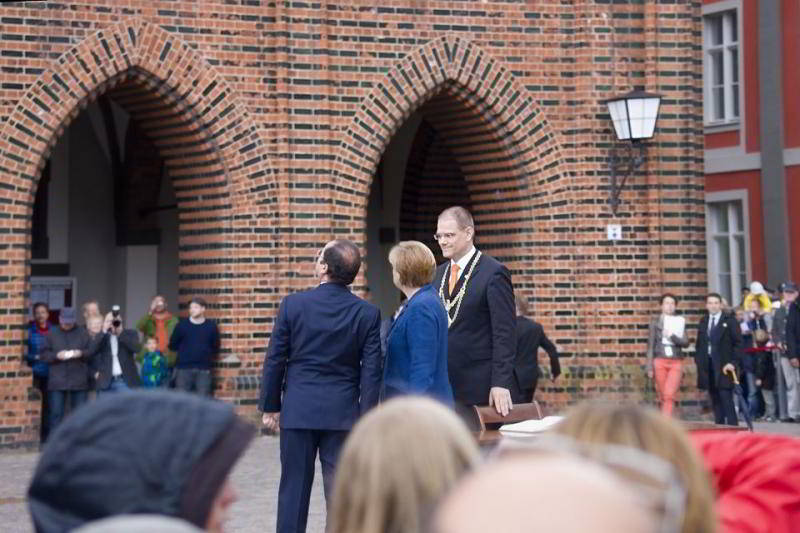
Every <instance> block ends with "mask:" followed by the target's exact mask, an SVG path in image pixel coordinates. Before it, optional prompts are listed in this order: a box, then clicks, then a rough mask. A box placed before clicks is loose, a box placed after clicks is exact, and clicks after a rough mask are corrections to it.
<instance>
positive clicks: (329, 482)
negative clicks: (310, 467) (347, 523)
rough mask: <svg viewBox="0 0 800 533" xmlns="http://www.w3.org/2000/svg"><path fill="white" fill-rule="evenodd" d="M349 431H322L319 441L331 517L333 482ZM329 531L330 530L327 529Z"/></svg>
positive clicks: (327, 506)
mask: <svg viewBox="0 0 800 533" xmlns="http://www.w3.org/2000/svg"><path fill="white" fill-rule="evenodd" d="M347 434H348V432H347V431H322V432H321V435H320V440H319V462H320V463H321V464H322V486H323V488H324V489H325V508H326V509H327V511H328V515H327V516H330V509H331V497H332V495H333V481H334V477H335V475H336V463H337V462H338V461H339V453H341V451H342V446H344V441H345V440H346V439H347ZM325 530H326V531H329V528H327V527H326V528H325Z"/></svg>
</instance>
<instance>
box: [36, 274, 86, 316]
mask: <svg viewBox="0 0 800 533" xmlns="http://www.w3.org/2000/svg"><path fill="white" fill-rule="evenodd" d="M77 301H78V282H77V280H76V279H75V278H74V277H66V276H53V277H31V292H30V298H29V300H28V313H29V314H30V316H31V317H33V305H34V304H36V303H38V302H44V303H46V304H47V307H49V308H50V314H51V317H57V316H58V311H59V310H60V309H61V308H63V307H75V302H77Z"/></svg>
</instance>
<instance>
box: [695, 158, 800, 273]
mask: <svg viewBox="0 0 800 533" xmlns="http://www.w3.org/2000/svg"><path fill="white" fill-rule="evenodd" d="M798 176H800V173H798ZM705 188H706V192H707V193H710V192H721V191H730V190H734V189H747V200H748V206H747V210H748V212H749V218H750V264H751V267H752V270H753V271H752V277H753V279H756V280H763V279H766V277H767V258H766V254H765V252H764V213H763V212H762V209H761V205H762V204H761V173H760V172H759V171H758V170H752V171H747V172H731V173H728V174H710V175H707V176H706V187H705ZM798 191H800V182H798ZM798 217H800V213H798ZM798 220H800V218H798ZM798 231H800V230H798ZM798 279H800V278H798Z"/></svg>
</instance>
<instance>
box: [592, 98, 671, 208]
mask: <svg viewBox="0 0 800 533" xmlns="http://www.w3.org/2000/svg"><path fill="white" fill-rule="evenodd" d="M606 105H608V112H609V113H610V114H611V121H612V122H613V123H614V132H615V133H616V134H617V139H618V140H620V141H630V142H627V143H625V148H623V149H622V150H618V148H617V147H616V146H615V147H614V148H612V149H611V154H610V157H609V165H610V169H611V195H610V197H609V200H608V202H609V203H610V204H611V212H612V213H613V214H614V215H616V214H617V207H619V195H620V193H621V192H622V189H623V188H624V187H625V182H626V181H627V180H628V176H630V175H631V174H633V171H634V170H636V169H637V168H639V166H640V165H641V164H642V163H643V162H644V157H645V154H646V152H647V150H646V148H645V144H644V143H642V142H641V141H642V140H643V139H650V138H652V137H653V132H654V131H655V129H656V121H657V120H658V111H659V108H660V107H661V95H658V94H652V93H646V92H644V91H631V92H629V93H627V94H623V95H622V96H618V97H616V98H612V99H610V100H607V101H606ZM620 152H622V153H620ZM625 166H627V168H624V167H625ZM620 170H623V174H622V175H621V178H622V179H621V180H620V174H619V173H620Z"/></svg>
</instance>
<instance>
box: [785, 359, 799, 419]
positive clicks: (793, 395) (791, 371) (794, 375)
mask: <svg viewBox="0 0 800 533" xmlns="http://www.w3.org/2000/svg"><path fill="white" fill-rule="evenodd" d="M790 361H791V360H790V359H789V358H787V357H782V358H781V366H783V375H784V378H785V379H786V413H787V414H788V415H789V417H790V418H798V417H800V369H798V368H795V367H793V366H792V364H791V362H790Z"/></svg>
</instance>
